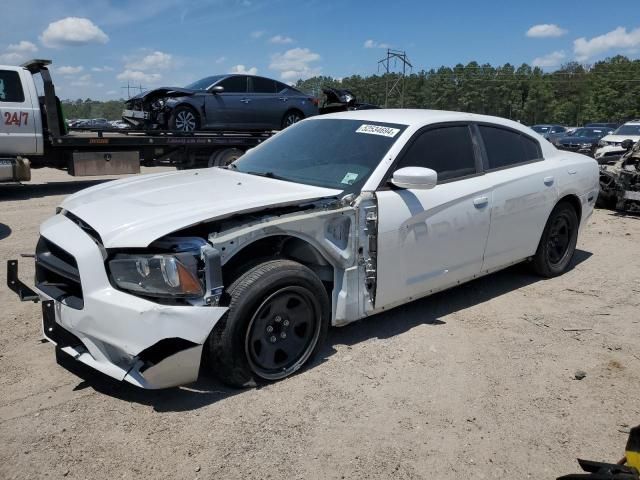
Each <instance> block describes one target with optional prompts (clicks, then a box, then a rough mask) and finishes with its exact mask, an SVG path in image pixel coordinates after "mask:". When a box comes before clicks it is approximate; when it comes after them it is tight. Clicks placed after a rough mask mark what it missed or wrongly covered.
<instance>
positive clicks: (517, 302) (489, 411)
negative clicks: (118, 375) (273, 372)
mask: <svg viewBox="0 0 640 480" xmlns="http://www.w3.org/2000/svg"><path fill="white" fill-rule="evenodd" d="M157 170H158V169H147V170H146V171H157ZM97 181H103V180H88V181H87V180H81V181H79V180H77V179H73V178H71V177H68V176H66V174H64V173H63V172H58V171H53V170H46V169H45V170H39V171H35V172H34V180H33V181H32V182H28V183H26V184H24V185H0V202H1V203H0V205H1V207H0V257H1V260H2V264H3V267H2V270H1V273H0V282H1V283H2V285H3V288H2V289H0V304H2V305H3V307H2V308H3V313H2V314H1V315H0V331H1V332H2V335H0V371H1V372H2V373H1V374H0V478H2V479H12V478H20V479H22V478H25V479H34V478H38V479H39V478H45V477H53V478H57V477H67V478H79V479H80V478H81V479H88V478H145V479H151V478H154V479H155V478H158V479H161V478H176V479H182V478H187V479H203V478H207V479H210V478H273V479H280V478H301V479H302V478H304V479H306V478H318V479H333V478H338V479H342V478H347V479H352V478H390V477H391V478H407V479H410V478H411V479H412V478H424V479H432V478H441V479H448V478H453V479H456V478H460V479H466V478H478V479H484V478H499V479H505V478H512V479H516V478H518V479H520V478H532V479H534V478H535V479H546V478H549V479H552V478H555V477H556V476H558V475H561V474H566V473H571V472H575V471H577V463H576V461H575V458H576V457H577V456H580V457H583V458H589V459H594V460H603V461H612V462H613V461H617V460H618V459H619V458H620V457H621V456H622V455H623V450H624V445H625V442H626V438H627V432H628V427H629V426H633V425H635V424H637V423H640V402H639V401H638V399H639V398H640V348H639V347H640V314H639V309H638V307H639V305H640V295H639V293H640V255H639V254H638V239H639V238H640V218H639V217H630V216H623V215H619V214H616V213H614V212H610V211H604V210H599V211H596V213H595V214H594V217H593V219H592V221H591V223H590V225H589V226H588V227H587V228H586V230H585V231H584V233H583V235H582V237H581V238H580V240H579V244H578V247H579V250H578V251H577V252H576V256H575V265H574V267H573V269H572V270H571V271H570V272H568V273H567V274H565V275H564V276H562V277H560V278H556V279H553V280H540V279H539V278H537V277H535V276H533V275H531V274H530V273H529V272H528V270H527V269H526V267H525V266H516V267H513V268H510V269H508V270H506V271H503V272H500V273H497V274H494V275H491V276H488V277H485V278H483V279H480V280H477V281H474V282H472V283H469V284H467V285H463V286H461V287H458V288H456V289H453V290H450V291H449V292H445V293H442V294H438V295H435V296H433V297H431V298H428V299H424V300H421V301H417V302H414V303H412V304H410V305H407V306H404V307H400V308H398V309H396V310H393V311H390V312H387V313H385V314H381V315H378V316H376V317H373V318H370V319H368V320H364V321H362V322H358V323H356V324H352V325H349V326H347V327H344V328H341V329H333V330H332V331H331V332H330V334H329V338H328V342H327V346H326V348H325V350H324V352H323V354H322V355H321V358H319V359H318V360H317V361H316V362H315V363H314V364H313V365H312V366H311V367H310V368H307V369H305V370H304V371H302V372H301V373H299V374H298V375H295V376H294V377H293V378H290V379H287V380H285V381H282V382H278V383H276V384H273V385H269V386H266V387H263V388H260V389H252V390H243V391H240V390H232V389H229V388H226V387H224V386H222V385H220V384H219V383H217V382H216V381H214V380H211V379H209V378H203V379H202V380H200V381H199V382H198V383H196V384H194V385H191V386H189V387H187V388H180V389H171V390H165V391H156V392H154V391H142V390H138V389H135V388H134V387H130V386H128V385H126V384H119V383H117V382H113V381H110V380H109V379H108V378H105V377H103V376H101V375H99V374H97V373H94V372H91V371H88V370H87V369H86V368H82V366H81V365H77V364H76V363H75V362H72V361H71V362H70V361H68V360H66V359H63V358H61V359H59V362H60V363H61V365H59V364H57V363H56V357H55V353H54V349H53V347H52V346H51V345H50V344H48V343H46V342H43V341H42V335H41V332H40V307H39V306H38V305H34V304H27V303H20V302H18V300H17V298H16V297H15V295H13V294H12V293H10V292H9V291H8V289H6V288H5V287H4V285H5V283H6V278H5V275H6V272H5V270H4V264H5V260H7V259H10V258H16V256H17V255H19V253H23V252H31V251H33V248H34V246H35V242H36V239H37V231H38V225H39V224H40V223H41V222H42V221H43V220H44V219H46V218H47V217H49V216H50V215H52V214H53V212H54V208H55V206H56V205H57V204H58V203H59V202H60V201H61V199H62V198H63V197H64V196H66V195H69V194H71V193H73V192H75V191H77V190H80V189H82V188H85V187H87V186H90V185H93V184H95V183H96V182H97ZM21 265H23V272H22V276H23V278H30V277H31V275H32V274H33V268H32V266H31V265H30V261H29V260H26V261H23V262H22V263H21ZM578 370H582V371H584V373H586V376H585V378H584V379H582V380H576V379H575V373H576V371H578Z"/></svg>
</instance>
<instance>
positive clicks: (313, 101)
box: [308, 97, 320, 107]
mask: <svg viewBox="0 0 640 480" xmlns="http://www.w3.org/2000/svg"><path fill="white" fill-rule="evenodd" d="M308 100H309V101H310V102H311V103H313V104H314V105H315V106H316V107H317V106H318V105H320V100H318V99H317V98H313V97H309V99H308Z"/></svg>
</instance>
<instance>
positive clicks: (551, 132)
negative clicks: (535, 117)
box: [531, 125, 567, 143]
mask: <svg viewBox="0 0 640 480" xmlns="http://www.w3.org/2000/svg"><path fill="white" fill-rule="evenodd" d="M531 129H532V130H533V131H534V132H536V133H539V134H540V135H542V136H543V137H544V138H546V139H547V140H549V141H550V142H552V143H553V141H554V140H555V139H556V138H560V137H562V136H564V135H565V134H566V133H567V127H563V126H562V125H534V126H533V127H531Z"/></svg>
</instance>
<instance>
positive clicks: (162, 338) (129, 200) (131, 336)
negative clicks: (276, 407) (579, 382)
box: [7, 110, 598, 388]
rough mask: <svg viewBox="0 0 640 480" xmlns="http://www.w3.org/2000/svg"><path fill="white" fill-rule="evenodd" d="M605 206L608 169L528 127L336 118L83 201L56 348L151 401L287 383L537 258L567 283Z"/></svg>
mask: <svg viewBox="0 0 640 480" xmlns="http://www.w3.org/2000/svg"><path fill="white" fill-rule="evenodd" d="M597 195H598V165H597V163H596V162H595V161H594V160H593V159H590V158H588V157H585V156H584V155H578V154H575V153H572V152H563V151H559V150H557V149H556V148H554V147H553V145H551V144H550V143H549V142H547V141H543V140H542V139H541V138H540V137H539V136H538V135H534V134H533V132H531V130H530V129H529V128H527V127H524V126H522V125H520V124H518V123H516V122H513V121H510V120H506V119H503V118H496V117H489V116H482V115H474V114H467V113H461V112H442V111H433V110H362V111H350V112H342V113H335V114H330V115H321V116H317V117H314V118H311V119H307V120H304V121H302V122H299V123H298V124H296V125H294V126H292V127H291V128H287V129H286V130H284V131H282V132H280V133H278V134H277V135H274V136H272V137H271V138H269V139H268V140H266V141H264V142H263V143H261V144H260V145H258V146H257V147H255V148H253V149H251V150H249V151H248V152H247V153H246V154H245V155H243V156H242V157H240V158H239V159H237V160H236V161H235V162H233V163H232V164H231V165H229V166H228V167H226V168H210V169H201V170H197V171H184V172H180V171H171V172H164V173H159V174H154V175H146V176H142V177H140V176H136V177H131V178H128V179H124V180H119V181H113V182H108V183H103V184H100V185H97V186H94V187H91V188H89V189H87V190H84V191H81V192H78V193H76V194H74V195H72V196H71V197H69V198H67V199H66V200H65V201H64V202H63V203H62V204H61V205H60V208H59V209H57V214H56V215H54V216H53V217H52V218H50V219H49V220H47V221H46V222H45V223H43V224H42V226H41V227H40V234H41V237H40V240H39V242H38V244H37V247H36V263H35V265H36V289H37V291H38V292H39V293H38V294H39V295H40V298H41V299H42V300H43V307H42V311H43V322H44V325H45V327H44V328H43V332H44V335H45V336H46V337H47V338H48V339H50V340H51V341H52V342H54V343H57V347H58V349H59V350H60V351H61V352H62V353H61V354H67V355H70V356H71V357H72V358H74V359H75V360H77V361H80V362H82V363H84V364H87V365H89V366H90V367H92V368H94V369H96V370H99V371H101V372H103V373H105V374H107V375H109V376H111V377H114V378H116V379H117V380H124V381H127V382H129V383H131V384H134V385H137V386H139V387H144V388H163V387H170V386H174V385H180V384H184V383H188V382H192V381H194V380H196V378H197V377H198V372H199V371H201V370H202V371H207V370H209V371H211V372H214V373H215V374H217V375H218V376H219V377H220V378H221V379H222V380H223V381H224V382H226V383H228V384H231V385H234V386H238V387H246V386H252V385H256V384H259V383H265V382H269V381H275V380H279V379H282V378H285V377H287V376H289V375H292V374H294V373H295V372H296V371H298V370H299V369H300V368H301V367H302V366H303V365H304V364H306V363H307V362H308V361H309V359H310V358H311V357H312V356H313V355H314V354H316V353H317V352H318V351H320V350H321V348H322V341H323V339H324V338H325V336H326V333H327V329H328V327H329V326H330V325H334V326H341V325H346V324H348V323H351V322H354V321H357V320H359V319H362V318H364V317H368V316H370V315H373V314H376V313H378V312H383V311H388V310H389V309H391V308H394V307H396V306H399V305H402V304H405V303H408V302H410V301H412V300H415V299H417V298H421V297H424V296H427V295H430V294H432V293H435V292H438V291H442V290H445V289H447V288H450V287H453V286H456V285H459V284H461V283H463V282H467V281H470V280H473V279H476V278H478V277H482V276H484V275H487V274H489V273H491V272H495V271H497V270H501V269H503V268H506V267H508V266H511V265H513V264H516V263H519V262H524V261H529V262H530V264H531V266H532V268H533V270H534V271H535V272H537V273H538V274H539V275H541V276H543V277H554V276H557V275H561V274H562V273H564V272H565V271H566V270H567V269H568V268H569V266H570V264H571V261H572V257H573V254H574V251H575V247H576V241H577V238H578V233H579V231H580V230H581V229H582V228H583V227H584V226H585V225H586V223H587V221H588V219H589V217H590V216H591V214H592V212H593V207H594V203H595V201H596V197H597ZM496 213H497V214H496ZM9 267H12V268H13V269H14V270H13V271H14V273H15V272H16V271H17V260H11V261H10V262H9ZM9 274H10V272H8V275H7V278H8V279H10V278H11V277H10V275H9ZM11 280H12V281H13V282H14V284H16V285H17V284H19V283H20V282H19V280H18V279H17V277H15V275H14V278H11ZM34 295H35V294H34ZM203 351H204V352H206V354H204V355H203ZM203 358H204V359H205V360H206V361H205V362H204V363H203V364H202V369H201V362H202V359H203Z"/></svg>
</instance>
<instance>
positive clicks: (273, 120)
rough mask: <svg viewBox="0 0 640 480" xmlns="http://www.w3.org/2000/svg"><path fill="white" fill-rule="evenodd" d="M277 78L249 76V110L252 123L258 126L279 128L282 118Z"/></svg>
mask: <svg viewBox="0 0 640 480" xmlns="http://www.w3.org/2000/svg"><path fill="white" fill-rule="evenodd" d="M276 84H277V82H276V81H275V80H271V79H269V78H264V77H249V91H250V97H249V98H250V99H251V102H250V103H249V105H248V106H249V111H250V112H251V113H250V114H251V123H252V124H253V125H255V126H256V127H257V128H274V129H279V128H280V123H281V120H282V115H283V114H284V112H282V109H281V102H280V101H279V100H278V96H277V92H276Z"/></svg>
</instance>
